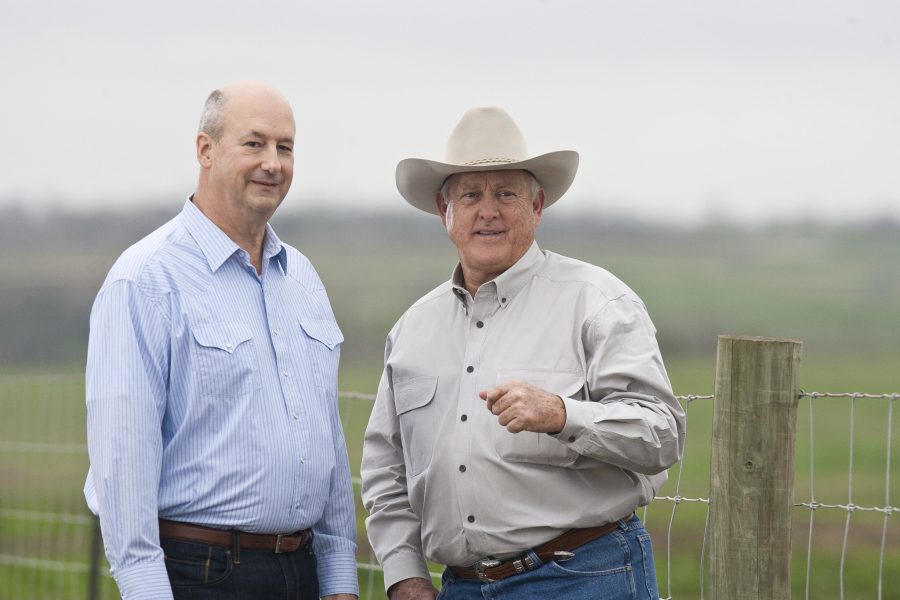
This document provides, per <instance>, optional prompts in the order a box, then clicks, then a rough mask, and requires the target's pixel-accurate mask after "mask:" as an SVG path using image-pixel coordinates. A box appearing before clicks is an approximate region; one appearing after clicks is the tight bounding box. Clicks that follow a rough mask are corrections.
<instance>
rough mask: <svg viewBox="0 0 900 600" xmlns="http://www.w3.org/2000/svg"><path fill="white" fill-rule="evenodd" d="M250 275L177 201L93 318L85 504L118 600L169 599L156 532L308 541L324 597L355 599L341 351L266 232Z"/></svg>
mask: <svg viewBox="0 0 900 600" xmlns="http://www.w3.org/2000/svg"><path fill="white" fill-rule="evenodd" d="M262 271H263V272H262V275H257V273H256V270H255V269H254V268H253V266H252V265H251V264H250V260H249V255H248V254H247V252H245V251H244V250H243V249H241V248H240V247H239V246H237V245H236V244H235V243H234V242H233V241H232V240H231V239H230V238H229V237H228V236H226V235H225V233H224V232H223V231H222V230H221V229H219V228H218V227H217V226H216V225H214V224H213V223H212V222H211V221H210V220H209V219H207V218H206V216H205V215H203V213H202V212H200V210H199V209H198V208H197V207H196V206H195V205H194V204H193V203H192V202H191V201H190V200H188V201H187V202H186V203H185V206H184V209H183V210H182V212H181V213H180V214H179V215H178V216H177V217H175V218H174V219H172V220H171V221H170V222H169V223H167V224H166V225H164V226H162V227H161V228H159V229H158V230H156V231H155V232H154V233H152V234H150V235H149V236H147V237H146V238H144V239H143V240H141V241H140V242H138V243H137V244H135V245H134V246H132V247H131V248H129V249H128V250H126V251H125V252H124V253H123V254H122V256H121V257H120V258H119V260H118V261H117V262H116V263H115V265H113V267H112V269H111V270H110V273H109V275H108V276H107V278H106V281H105V282H104V284H103V287H102V288H101V289H100V292H99V294H98V295H97V299H96V301H95V302H94V307H93V310H92V311H91V321H90V324H91V329H90V341H89V344H88V359H87V370H86V378H87V388H86V389H87V408H88V419H87V427H88V450H89V453H90V461H91V467H90V472H89V473H88V477H87V481H86V483H85V497H86V498H87V501H88V505H89V507H90V508H91V510H92V511H93V512H94V513H96V514H99V515H100V524H101V527H102V530H103V539H104V544H105V547H106V555H107V557H108V559H109V562H110V566H111V572H112V574H113V576H114V577H115V579H116V582H117V583H118V585H119V589H120V591H121V592H122V595H123V597H124V598H127V599H128V600H131V599H133V598H154V599H159V598H171V590H170V588H169V580H168V576H167V575H166V570H165V564H164V562H163V553H162V550H161V549H160V547H159V534H158V523H157V518H158V517H161V518H166V519H172V520H177V521H185V522H190V523H196V524H201V525H207V526H212V527H220V528H235V529H241V530H243V531H251V532H257V533H284V532H291V531H296V530H298V529H306V528H312V529H313V532H314V535H315V537H314V542H313V544H314V548H315V553H316V558H317V561H318V575H319V583H320V588H321V593H322V595H328V594H337V593H353V594H357V593H358V584H357V576H356V559H355V553H356V542H355V540H356V519H355V516H354V500H353V488H352V483H351V480H350V468H349V464H348V461H347V450H346V447H345V445H344V436H343V432H342V430H341V423H340V418H339V415H338V410H337V369H338V359H339V356H340V343H341V342H342V341H343V336H342V335H341V331H340V329H339V328H338V326H337V323H336V322H335V319H334V314H333V312H332V310H331V306H330V304H329V302H328V297H327V296H326V294H325V289H324V287H323V286H322V282H321V280H320V279H319V276H318V275H317V274H316V271H315V269H313V267H312V265H311V264H310V262H309V260H307V258H306V257H305V256H303V255H302V254H300V253H299V252H298V251H297V250H295V249H294V248H292V247H290V246H288V245H286V244H283V243H282V242H281V241H280V240H279V239H278V237H277V236H276V235H275V232H274V231H273V230H272V229H271V227H269V226H267V229H266V237H265V242H264V248H263V270H262Z"/></svg>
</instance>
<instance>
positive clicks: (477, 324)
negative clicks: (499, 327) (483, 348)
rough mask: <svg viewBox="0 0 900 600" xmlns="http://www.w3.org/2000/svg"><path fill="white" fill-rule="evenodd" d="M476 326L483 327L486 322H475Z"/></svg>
mask: <svg viewBox="0 0 900 600" xmlns="http://www.w3.org/2000/svg"><path fill="white" fill-rule="evenodd" d="M475 327H477V328H478V329H481V328H482V327H484V323H483V322H482V321H478V322H477V323H475Z"/></svg>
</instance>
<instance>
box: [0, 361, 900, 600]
mask: <svg viewBox="0 0 900 600" xmlns="http://www.w3.org/2000/svg"><path fill="white" fill-rule="evenodd" d="M898 398H900V394H896V393H894V394H864V393H857V392H851V393H820V392H801V394H800V399H801V400H802V401H804V402H807V403H808V419H806V420H804V419H798V421H800V422H801V423H798V425H802V426H801V427H800V429H799V431H798V443H797V456H796V459H795V462H796V465H797V473H798V478H797V484H796V486H795V491H794V495H795V499H796V500H795V503H794V507H795V515H794V527H795V529H796V530H795V531H794V532H793V536H794V544H793V560H794V562H795V563H796V564H795V565H794V569H793V570H794V585H793V596H794V597H797V598H799V597H803V598H807V599H809V598H816V599H819V598H841V599H842V600H843V599H844V598H862V597H874V598H878V599H879V600H881V599H885V598H900V590H898V588H900V534H898V531H897V527H896V526H894V527H892V523H891V517H892V516H893V515H894V514H895V513H897V512H898V510H900V509H898V507H897V506H894V504H893V501H892V498H895V497H896V496H897V490H893V493H892V486H895V485H896V481H897V478H896V477H894V478H892V477H891V475H892V473H891V470H892V468H893V465H894V464H896V461H897V457H896V456H893V455H894V454H895V453H896V452H897V450H896V449H895V448H894V444H893V425H894V419H895V418H896V416H895V415H896V411H894V405H895V403H896V402H897V400H898ZM373 400H374V396H373V395H372V394H366V393H360V392H352V391H351V392H341V393H340V409H341V419H342V422H343V424H344V429H345V433H346V437H347V441H348V453H349V455H350V460H351V465H352V467H353V470H354V488H355V490H356V495H357V523H358V533H359V535H358V539H359V552H358V565H357V566H358V572H359V579H360V585H361V593H362V598H365V599H373V600H376V599H381V598H384V597H385V596H384V592H383V579H382V574H381V569H380V567H379V566H378V563H377V561H376V560H375V557H374V555H373V554H372V551H371V548H370V547H369V545H368V542H367V539H366V536H365V530H364V524H363V519H364V509H363V507H362V505H361V502H360V501H359V484H360V482H359V478H358V468H359V463H360V459H361V452H362V445H361V444H362V433H363V431H364V428H365V424H366V422H367V421H368V416H369V412H370V411H371V405H372V401H373ZM712 400H713V396H712V395H687V396H679V401H680V402H681V403H682V406H683V407H684V408H685V412H686V414H687V416H688V434H689V435H688V436H687V438H686V439H687V442H686V447H685V454H684V458H683V460H682V461H681V462H679V463H678V465H676V467H674V468H673V469H672V470H671V471H670V481H669V483H668V484H666V487H665V488H663V490H662V494H661V495H660V496H658V497H657V499H656V500H654V502H653V503H651V504H650V505H649V506H648V507H644V508H643V509H642V510H641V511H640V512H639V516H641V518H642V519H643V520H644V522H645V524H646V526H647V529H648V531H650V533H651V536H652V537H653V542H654V545H655V547H656V563H657V571H658V576H659V584H660V594H661V596H662V599H661V600H682V599H685V600H686V599H688V598H700V599H701V600H703V599H704V598H705V596H706V595H707V594H708V593H709V592H708V590H707V589H706V588H707V586H706V581H705V577H706V576H705V572H706V561H707V560H708V557H709V546H710V544H709V542H710V527H709V524H710V513H709V506H710V500H709V495H710V494H709V464H710V457H709V452H710V449H709V446H710V435H711V433H710V432H711V425H712V417H711V415H712V405H713V402H712ZM0 414H2V415H3V419H2V420H0V600H2V599H7V598H8V599H13V598H16V599H18V598H33V599H41V598H72V599H81V598H89V599H93V598H103V599H109V598H118V593H117V589H116V587H115V584H114V582H113V581H112V578H111V577H110V576H109V575H108V565H107V563H106V561H105V558H104V557H103V556H102V545H101V544H100V540H99V532H98V528H97V525H96V519H94V518H93V517H92V516H91V515H89V514H88V512H87V510H86V508H85V506H84V498H83V495H82V492H81V490H82V485H83V482H84V476H85V474H86V472H87V466H88V460H87V447H86V444H85V439H84V429H85V427H84V423H85V414H84V386H83V378H82V376H81V375H80V374H72V375H58V376H46V375H40V376H0ZM841 431H843V434H841V435H839V434H840V433H841ZM860 431H862V432H863V433H862V435H860ZM876 457H878V458H877V460H876ZM892 459H893V460H892ZM807 483H808V486H807ZM807 487H808V496H807V495H806V491H805V490H806V488H807ZM841 490H845V492H842V491H841ZM875 491H877V495H875ZM873 499H875V500H877V501H873ZM826 514H828V515H837V516H839V520H840V523H837V522H836V521H835V518H827V517H826V516H825V515H826ZM864 515H865V516H867V517H872V516H874V517H877V518H878V524H877V527H874V526H873V524H872V521H871V519H867V520H865V521H864V520H863V519H862V516H864ZM876 530H877V532H876V533H873V531H876ZM784 534H785V535H789V536H790V535H792V532H785V533H784ZM835 549H839V552H838V553H837V556H835V552H834V550H835ZM876 564H877V568H876V567H875V566H873V565H876ZM860 565H865V566H864V567H861V566H860ZM432 575H433V576H434V577H435V578H436V579H438V578H439V575H440V567H439V566H438V565H433V568H432Z"/></svg>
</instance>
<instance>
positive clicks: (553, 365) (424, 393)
mask: <svg viewBox="0 0 900 600" xmlns="http://www.w3.org/2000/svg"><path fill="white" fill-rule="evenodd" d="M577 165H578V155H577V154H576V153H575V152H571V151H562V152H551V153H549V154H543V155H541V156H536V157H529V154H528V151H527V150H526V146H525V141H524V138H523V136H522V134H521V132H520V131H519V128H518V127H517V126H516V124H515V123H514V122H513V120H512V119H511V118H510V117H509V115H507V113H506V112H505V111H503V110H502V109H499V108H476V109H472V110H470V111H468V112H467V113H466V114H465V115H464V116H463V118H462V120H461V121H460V123H459V124H458V125H457V127H456V129H455V130H454V132H453V134H452V135H451V137H450V141H449V143H448V147H447V161H446V162H444V163H440V162H435V161H428V160H420V159H407V160H403V161H401V162H400V164H399V165H398V166H397V187H398V188H399V190H400V193H401V194H402V195H403V197H404V198H405V199H406V200H407V201H408V202H409V203H410V204H412V205H413V206H415V207H416V208H418V209H420V210H424V211H426V212H429V213H432V214H435V215H438V216H440V218H441V221H442V223H443V224H444V226H445V227H446V229H447V232H448V233H449V235H450V239H451V241H452V242H453V244H454V245H455V246H456V248H457V250H458V253H459V265H458V266H457V267H456V269H455V270H454V272H453V275H452V278H451V279H450V281H448V282H446V283H444V284H443V285H441V286H439V287H437V288H435V289H434V290H433V291H431V292H430V293H429V294H427V295H426V296H424V297H423V298H421V299H420V300H419V301H418V302H416V303H415V304H414V305H413V306H412V307H411V308H410V309H409V310H407V311H406V313H405V314H404V315H403V316H402V317H401V318H400V320H399V321H398V322H397V324H396V325H395V326H394V328H393V329H392V330H391V332H390V334H389V335H388V339H387V344H386V349H385V360H384V373H383V375H382V379H381V383H380V385H379V388H378V397H377V400H376V402H375V408H374V410H373V412H372V416H371V419H370V421H369V426H368V429H367V430H366V437H365V447H364V450H363V464H362V478H363V489H362V495H363V500H364V502H365V505H366V508H367V510H368V511H369V513H370V516H369V518H368V521H367V526H368V532H369V539H370V540H371V543H372V547H373V548H374V550H375V553H376V554H377V556H378V559H379V560H380V561H381V564H382V565H383V567H384V578H385V585H386V587H387V588H388V593H389V595H390V597H391V598H392V599H395V600H396V599H401V598H433V597H434V596H435V594H436V590H435V588H434V587H433V585H432V583H431V579H430V576H429V570H428V566H427V564H426V559H427V560H432V561H436V562H439V563H442V564H444V565H447V569H446V570H445V571H444V574H443V586H442V592H441V598H442V599H450V598H452V599H457V598H459V599H468V598H479V599H481V598H492V599H502V598H542V597H549V596H550V595H553V596H554V597H555V598H557V600H559V599H568V598H578V599H583V598H654V599H655V598H657V597H658V596H657V591H656V576H655V572H654V568H653V557H652V554H651V549H650V540H649V537H648V536H647V534H646V531H645V530H644V528H643V525H642V524H641V522H640V520H639V519H638V518H637V517H636V516H635V515H634V510H635V508H637V507H638V506H642V505H645V504H647V503H648V502H650V500H652V499H653V496H654V494H655V493H656V492H657V490H658V489H659V488H660V486H661V485H662V484H663V482H664V481H665V480H666V469H667V468H668V467H669V466H671V465H672V464H673V463H674V462H675V461H676V460H678V458H679V456H680V454H681V450H682V446H683V440H684V413H683V411H682V409H681V407H680V406H679V404H678V402H677V401H676V399H675V397H674V396H673V394H672V390H671V386H670V384H669V380H668V377H667V376H666V371H665V367H664V366H663V361H662V358H661V357H660V353H659V348H658V346H657V343H656V338H655V329H654V327H653V324H652V323H651V321H650V318H649V317H648V315H647V311H646V309H645V307H644V304H643V303H642V302H641V300H640V298H638V297H637V295H636V294H635V293H634V292H633V291H632V290H630V289H629V288H628V287H627V286H626V285H625V284H624V283H622V282H621V281H619V280H618V279H616V278H615V277H614V276H613V275H611V274H610V273H608V272H607V271H605V270H603V269H601V268H599V267H595V266H593V265H589V264H586V263H584V262H581V261H577V260H574V259H571V258H566V257H564V256H560V255H558V254H554V253H552V252H547V251H542V250H541V249H540V248H538V246H537V244H536V243H535V240H534V238H535V231H536V229H537V226H538V223H540V220H541V213H542V211H543V210H544V208H546V207H547V206H550V205H551V204H553V203H554V202H556V201H557V200H558V199H559V198H560V197H561V196H562V195H563V194H564V193H565V191H566V190H567V189H568V188H569V186H570V184H571V183H572V180H573V178H574V176H575V171H576V169H577Z"/></svg>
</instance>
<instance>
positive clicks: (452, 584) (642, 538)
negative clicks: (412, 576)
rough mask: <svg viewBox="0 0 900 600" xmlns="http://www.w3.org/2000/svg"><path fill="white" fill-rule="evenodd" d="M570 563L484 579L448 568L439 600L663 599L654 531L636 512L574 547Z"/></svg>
mask: <svg viewBox="0 0 900 600" xmlns="http://www.w3.org/2000/svg"><path fill="white" fill-rule="evenodd" d="M574 552H575V556H574V557H573V558H571V559H569V560H567V561H565V562H556V561H550V562H548V563H542V562H541V560H540V559H539V558H538V557H537V555H536V554H535V553H534V552H530V551H529V552H528V554H529V556H530V557H531V560H533V561H534V562H535V564H537V565H538V566H537V567H536V568H535V569H533V570H531V571H528V572H526V573H522V574H521V575H513V576H511V577H507V578H506V579H502V580H500V581H495V582H494V583H481V582H480V581H477V580H469V579H458V578H456V577H455V576H454V575H453V573H452V572H451V571H450V569H447V570H445V571H444V575H443V578H442V581H443V584H442V586H441V592H440V594H439V595H438V600H507V599H509V600H513V599H527V598H552V599H553V600H593V599H598V600H658V599H659V592H658V590H657V587H656V570H655V568H654V566H653V550H652V549H651V547H650V535H649V534H648V533H647V531H646V530H645V529H644V525H643V524H642V523H641V521H640V519H638V518H637V517H636V516H635V517H634V518H632V519H631V520H629V521H627V522H626V521H620V522H619V528H618V529H616V530H614V531H612V532H610V533H608V534H606V535H605V536H603V537H601V538H599V539H596V540H594V541H593V542H588V543H587V544H585V545H583V546H580V547H579V548H577V549H576V550H574Z"/></svg>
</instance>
